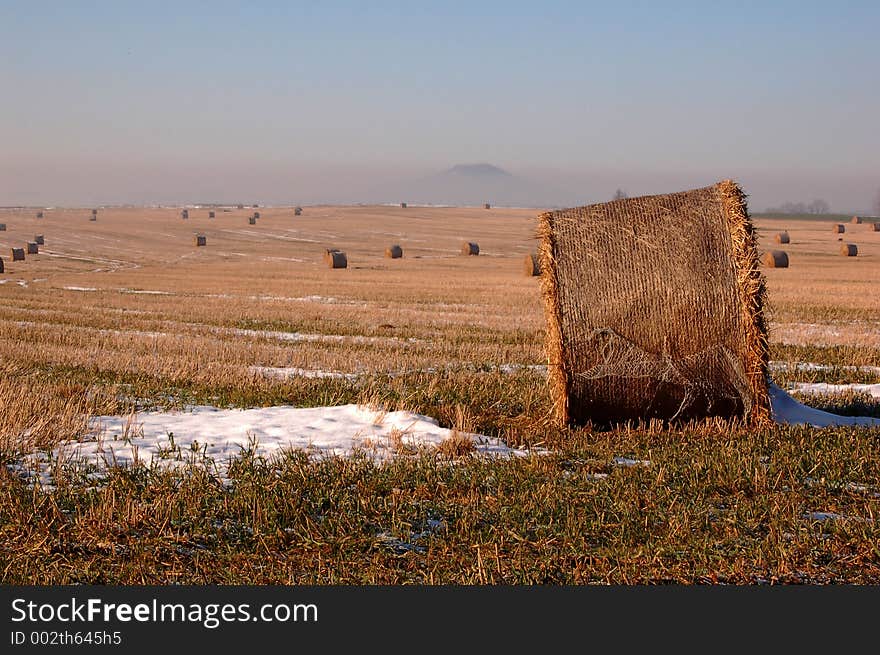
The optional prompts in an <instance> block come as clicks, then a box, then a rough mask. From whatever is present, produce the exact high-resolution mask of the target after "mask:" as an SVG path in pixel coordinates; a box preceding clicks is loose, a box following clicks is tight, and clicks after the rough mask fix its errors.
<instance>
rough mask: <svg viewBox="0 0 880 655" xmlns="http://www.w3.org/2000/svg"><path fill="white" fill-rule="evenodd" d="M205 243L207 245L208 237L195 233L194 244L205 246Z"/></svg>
mask: <svg viewBox="0 0 880 655" xmlns="http://www.w3.org/2000/svg"><path fill="white" fill-rule="evenodd" d="M206 245H208V239H207V238H206V237H205V235H204V234H197V235H196V246H197V247H198V246H206Z"/></svg>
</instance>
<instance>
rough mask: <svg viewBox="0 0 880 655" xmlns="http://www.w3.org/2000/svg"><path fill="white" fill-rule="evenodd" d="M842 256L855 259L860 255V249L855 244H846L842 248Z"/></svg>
mask: <svg viewBox="0 0 880 655" xmlns="http://www.w3.org/2000/svg"><path fill="white" fill-rule="evenodd" d="M840 254H841V255H843V256H844V257H855V256H857V255H858V254H859V248H858V246H856V244H854V243H844V244H843V245H842V246H840Z"/></svg>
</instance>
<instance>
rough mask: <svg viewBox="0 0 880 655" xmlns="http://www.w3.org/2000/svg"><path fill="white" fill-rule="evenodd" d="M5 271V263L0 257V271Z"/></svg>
mask: <svg viewBox="0 0 880 655" xmlns="http://www.w3.org/2000/svg"><path fill="white" fill-rule="evenodd" d="M5 272H6V268H5V265H4V264H3V258H2V257H0V273H5Z"/></svg>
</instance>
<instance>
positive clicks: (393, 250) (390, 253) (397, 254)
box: [385, 243, 403, 259]
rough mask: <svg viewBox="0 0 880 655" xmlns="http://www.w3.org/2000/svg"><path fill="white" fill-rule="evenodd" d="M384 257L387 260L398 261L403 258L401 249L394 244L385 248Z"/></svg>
mask: <svg viewBox="0 0 880 655" xmlns="http://www.w3.org/2000/svg"><path fill="white" fill-rule="evenodd" d="M385 257H387V258H388V259H400V258H401V257H403V248H401V247H400V246H399V245H398V244H396V243H395V244H394V245H393V246H388V247H387V248H385Z"/></svg>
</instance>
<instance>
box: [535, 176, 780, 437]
mask: <svg viewBox="0 0 880 655" xmlns="http://www.w3.org/2000/svg"><path fill="white" fill-rule="evenodd" d="M745 197H746V196H745V194H744V193H743V192H742V190H741V189H740V188H739V186H738V185H737V184H736V183H734V182H732V181H730V180H725V181H723V182H721V183H719V184H716V185H713V186H711V187H706V188H703V189H695V190H692V191H685V192H681V193H673V194H668V195H662V196H646V197H640V198H627V199H623V200H617V201H614V202H609V203H601V204H597V205H590V206H586V207H578V208H574V209H564V210H559V211H554V212H546V213H544V214H542V215H541V216H540V217H539V236H540V238H541V245H540V250H539V255H540V263H541V271H542V273H541V284H542V295H543V299H544V313H545V316H546V319H547V350H548V359H549V384H550V392H551V396H552V399H553V411H554V415H555V417H556V420H557V421H558V422H559V423H560V424H567V423H576V424H585V423H588V422H592V423H593V424H594V425H599V426H608V425H613V424H616V423H622V422H626V421H631V420H649V419H662V420H690V419H700V418H704V417H709V416H719V417H725V418H734V417H738V418H742V419H743V420H745V421H746V422H747V423H749V424H752V425H763V424H765V423H767V422H768V421H769V420H770V406H769V392H768V387H767V365H768V345H767V326H766V323H765V319H764V315H763V305H764V296H765V281H764V277H763V275H761V272H760V268H759V259H758V253H757V249H756V235H755V231H754V227H753V226H752V222H751V220H750V219H749V215H748V209H747V207H746V202H745ZM694 244H700V245H699V247H694Z"/></svg>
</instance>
